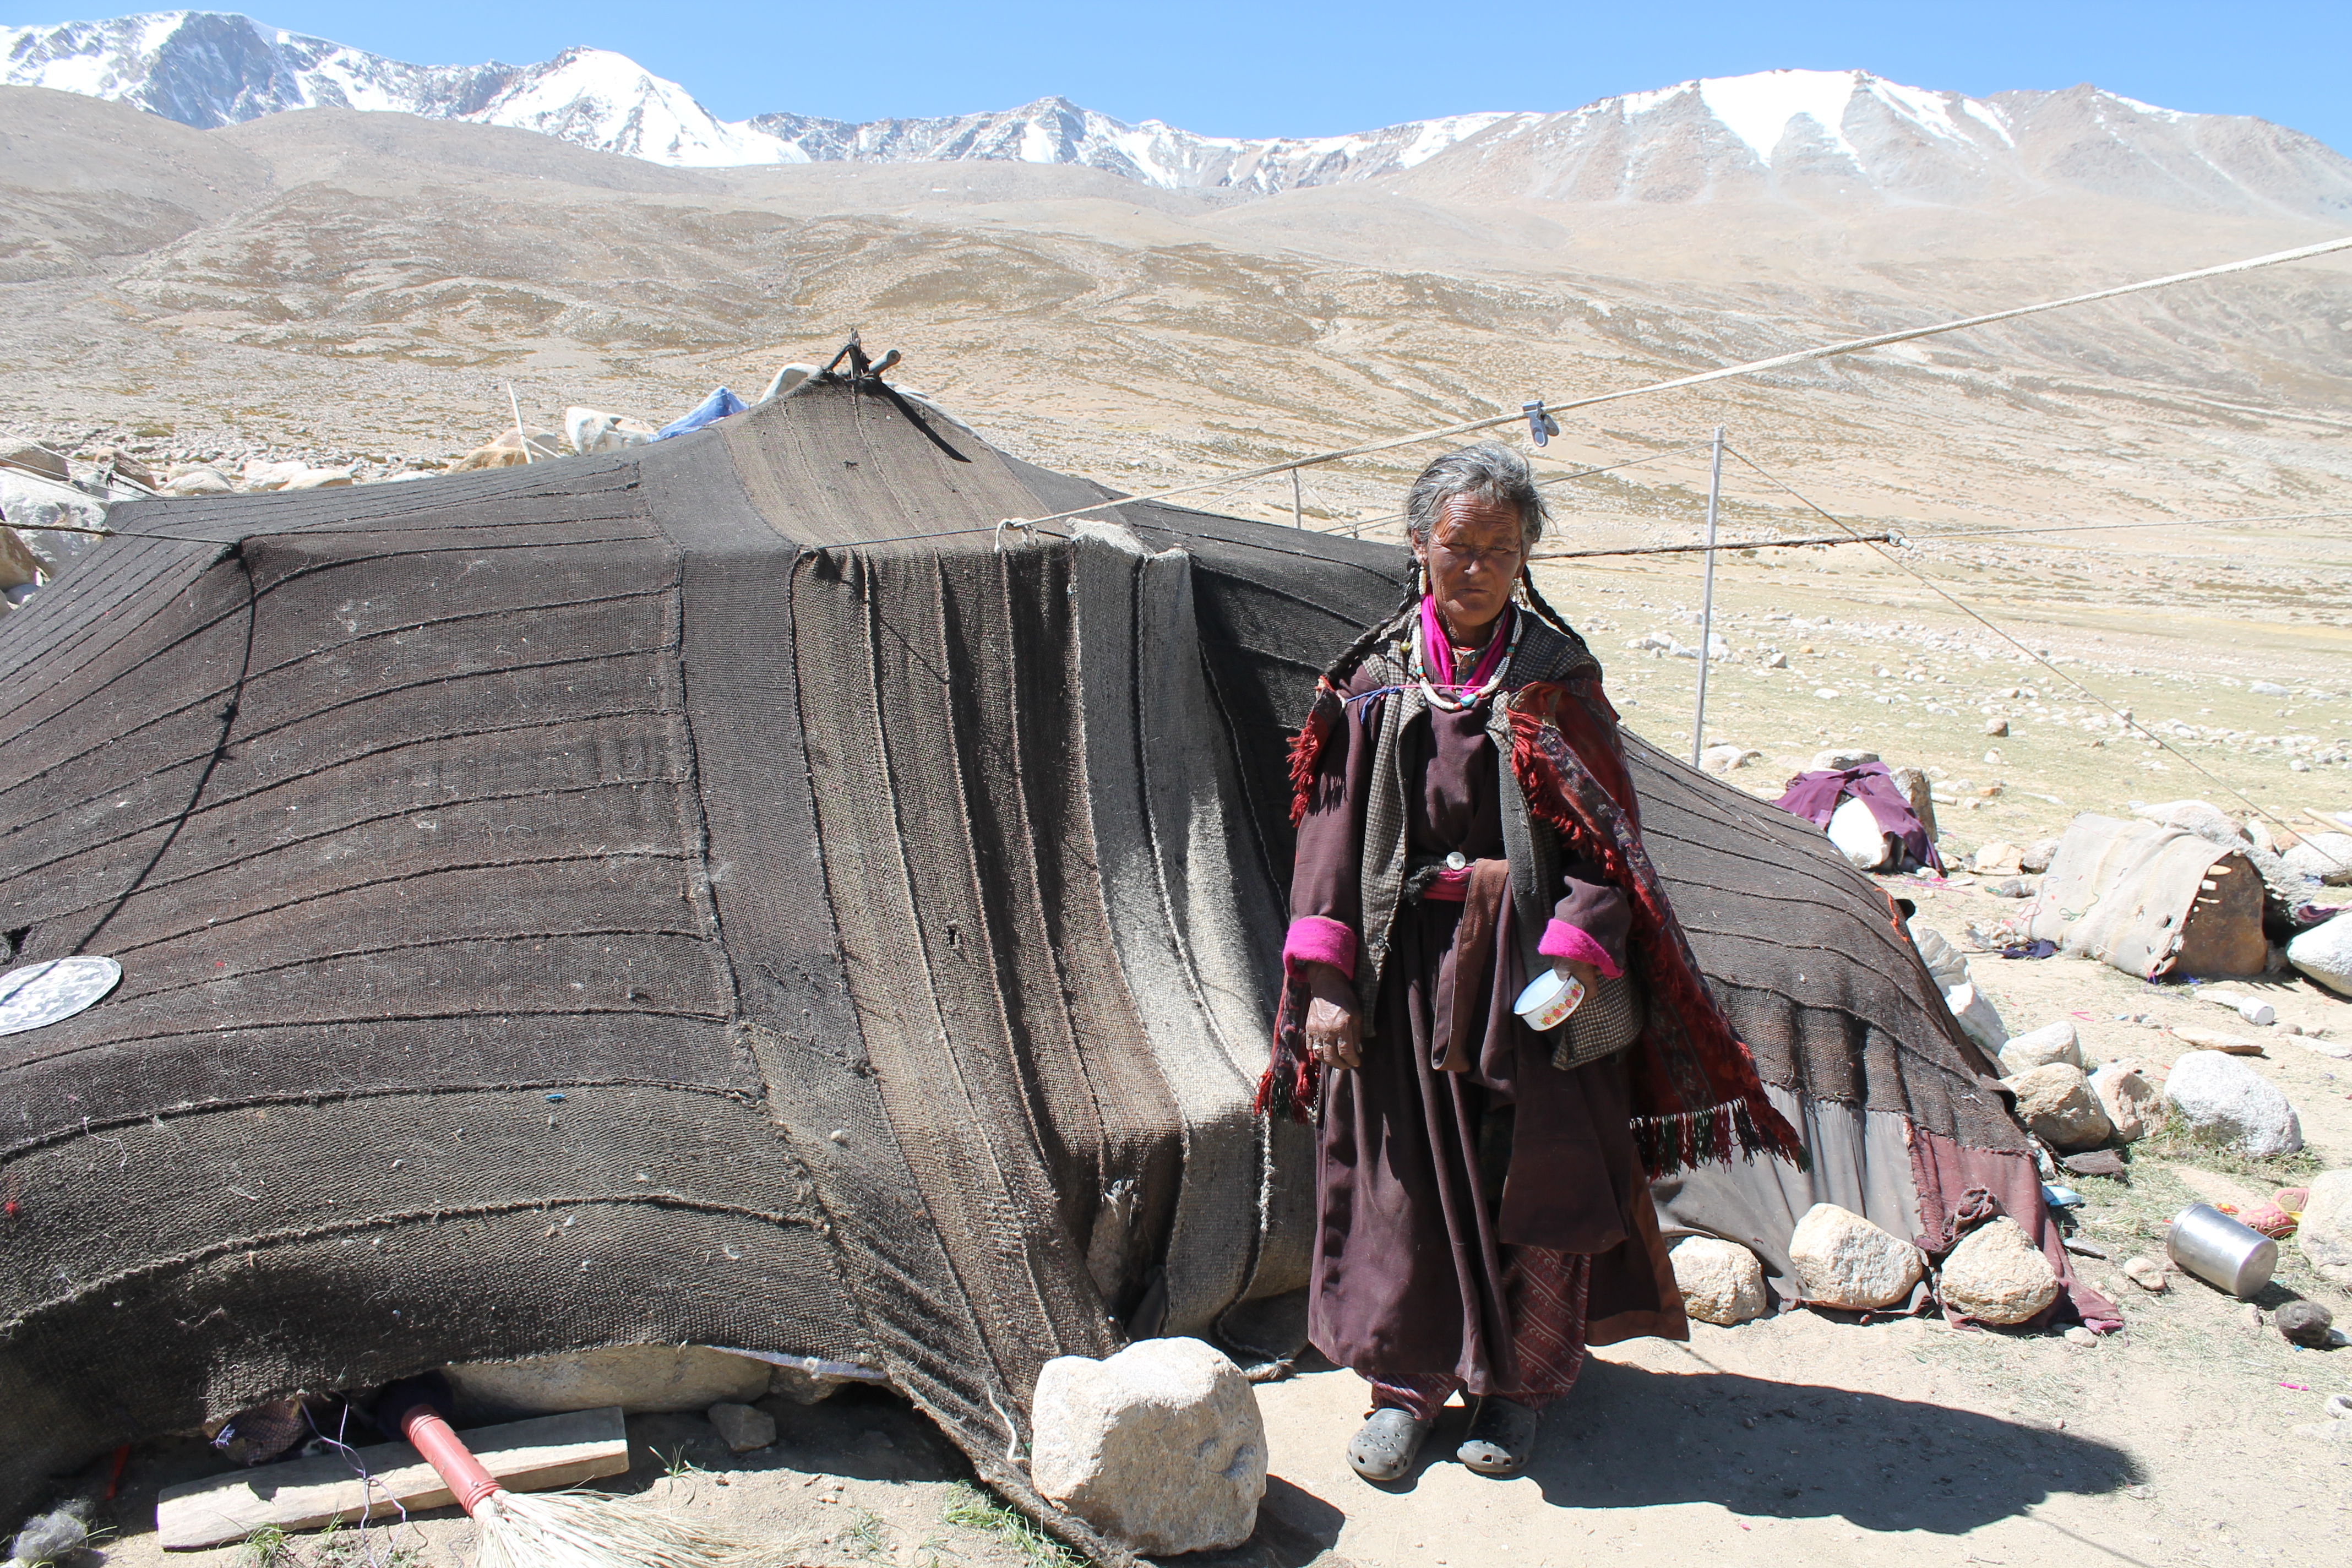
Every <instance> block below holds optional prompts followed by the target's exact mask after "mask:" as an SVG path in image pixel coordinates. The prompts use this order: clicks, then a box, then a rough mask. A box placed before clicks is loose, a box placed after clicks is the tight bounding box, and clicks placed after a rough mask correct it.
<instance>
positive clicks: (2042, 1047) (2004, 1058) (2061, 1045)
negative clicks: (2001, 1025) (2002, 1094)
mask: <svg viewBox="0 0 2352 1568" xmlns="http://www.w3.org/2000/svg"><path fill="white" fill-rule="evenodd" d="M2053 1062H2063V1063H2065V1064H2066V1065H2067V1066H2068V1067H2070V1068H2087V1067H2088V1066H2089V1065H2090V1064H2088V1063H2087V1062H2085V1061H2084V1060H2083V1045H2082V1040H2081V1038H2080V1037H2078V1036H2077V1035H2076V1034H2075V1033H2074V1025H2073V1024H2071V1023H2069V1022H2067V1021H2066V1020H2065V1019H2063V1018H2061V1019H2059V1020H2058V1021H2057V1022H2056V1023H2054V1024H2044V1025H2042V1027H2040V1028H2038V1029H2033V1030H2030V1031H2028V1032H2027V1033H2025V1034H2022V1035H2011V1036H2010V1037H2009V1043H2008V1044H2007V1045H2005V1046H2003V1047H2000V1070H2001V1071H2003V1072H2005V1073H2007V1074H2009V1075H2010V1076H2011V1077H2012V1078H2014V1077H2016V1076H2017V1075H2018V1074H2019V1073H2021V1072H2031V1071H2032V1070H2033V1069H2034V1068H2046V1067H2048V1066H2049V1065H2050V1064H2051V1063H2053Z"/></svg>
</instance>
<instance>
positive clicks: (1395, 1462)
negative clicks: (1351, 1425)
mask: <svg viewBox="0 0 2352 1568" xmlns="http://www.w3.org/2000/svg"><path fill="white" fill-rule="evenodd" d="M1436 1425H1437V1423H1436V1422H1434V1421H1422V1420H1418V1419H1416V1418H1415V1417H1414V1415H1413V1414H1412V1412H1411V1411H1409V1410H1398V1409H1395V1408H1390V1409H1386V1410H1375V1411H1373V1412H1372V1413H1371V1414H1370V1415H1368V1416H1366V1417H1365V1418H1364V1424H1363V1426H1360V1427H1358V1428H1357V1430H1356V1435H1355V1436H1354V1437H1352V1438H1350V1439H1349V1442H1348V1465H1349V1468H1351V1469H1353V1470H1354V1471H1355V1472H1356V1473H1357V1474H1358V1475H1360V1476H1361V1477H1363V1478H1364V1479H1366V1480H1368V1481H1383V1482H1385V1481H1393V1480H1397V1479H1400V1478H1402V1476H1403V1475H1404V1473H1405V1472H1406V1471H1407V1470H1410V1469H1412V1461H1413V1460H1414V1458H1416V1457H1418V1456H1419V1455H1420V1453H1421V1445H1422V1444H1423V1441H1425V1440H1426V1439H1427V1438H1428V1436H1429V1429H1430V1428H1431V1427H1433V1426H1436Z"/></svg>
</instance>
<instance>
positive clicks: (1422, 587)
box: [1417, 560, 1429, 599]
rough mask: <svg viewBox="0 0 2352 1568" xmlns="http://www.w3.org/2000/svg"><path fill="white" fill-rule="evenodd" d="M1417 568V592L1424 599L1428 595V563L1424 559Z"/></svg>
mask: <svg viewBox="0 0 2352 1568" xmlns="http://www.w3.org/2000/svg"><path fill="white" fill-rule="evenodd" d="M1417 570H1418V571H1419V572H1420V574H1421V578H1420V584H1419V587H1418V592H1419V595H1420V596H1421V597H1422V598H1424V599H1426V598H1428V597H1429V563H1428V562H1427V561H1426V560H1424V561H1422V562H1420V563H1418V566H1417Z"/></svg>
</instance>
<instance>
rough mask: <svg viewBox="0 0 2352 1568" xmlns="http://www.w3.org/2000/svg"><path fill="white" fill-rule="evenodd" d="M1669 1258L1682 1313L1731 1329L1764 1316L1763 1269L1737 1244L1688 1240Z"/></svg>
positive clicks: (1677, 1245) (1696, 1238)
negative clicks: (1678, 1291)
mask: <svg viewBox="0 0 2352 1568" xmlns="http://www.w3.org/2000/svg"><path fill="white" fill-rule="evenodd" d="M1670 1256H1671V1257H1672V1258H1673V1259H1674V1265H1675V1285H1676V1286H1678V1287H1679V1288H1680V1289H1681V1290H1682V1293H1683V1310H1684V1311H1685V1312H1687V1313H1689V1314H1690V1315H1691V1316H1692V1317H1694V1318H1696V1319H1697V1320H1698V1321H1700V1322H1702V1323H1719V1324H1721V1325H1723V1326H1724V1327H1726V1328H1729V1327H1730V1326H1731V1325H1732V1324H1734V1323H1744V1322H1746V1321H1748V1320H1749V1319H1750V1318H1760V1317H1762V1316H1763V1315H1764V1309H1765V1306H1766V1305H1767V1299H1766V1297H1765V1294H1764V1266H1763V1265H1762V1264H1761V1263H1759V1262H1758V1261H1757V1260H1756V1255H1755V1254H1754V1253H1752V1252H1750V1251H1748V1249H1747V1248H1746V1247H1742V1246H1740V1245H1739V1244H1738V1242H1736V1241H1724V1240H1721V1239H1720V1238H1718V1237H1712V1236H1686V1237H1683V1238H1682V1239H1681V1240H1680V1241H1677V1242H1675V1249H1674V1251H1673V1253H1672V1254H1670Z"/></svg>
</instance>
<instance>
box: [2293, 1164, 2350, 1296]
mask: <svg viewBox="0 0 2352 1568" xmlns="http://www.w3.org/2000/svg"><path fill="white" fill-rule="evenodd" d="M2294 1243H2295V1245H2296V1246H2297V1247H2301V1248H2302V1249H2303V1255H2304V1257H2305V1258H2308V1259H2310V1261H2311V1264H2312V1267H2314V1268H2317V1269H2318V1270H2319V1271H2320V1273H2322V1274H2324V1275H2326V1277H2327V1278H2328V1279H2331V1280H2333V1281H2334V1282H2335V1283H2336V1285H2337V1286H2339V1287H2341V1288H2343V1289H2347V1290H2352V1171H2323V1172H2321V1173H2319V1175H2318V1177H2317V1178H2316V1179H2315V1180H2314V1181H2313V1183H2312V1184H2311V1196H2310V1197H2308V1198H2306V1199H2305V1200H2304V1205H2303V1217H2302V1218H2301V1219H2300V1220H2299V1221H2297V1222H2296V1224H2295V1227H2294Z"/></svg>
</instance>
